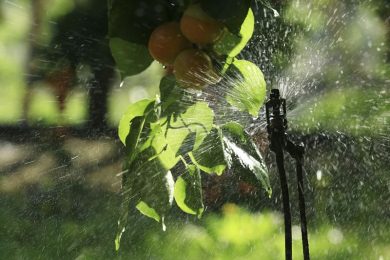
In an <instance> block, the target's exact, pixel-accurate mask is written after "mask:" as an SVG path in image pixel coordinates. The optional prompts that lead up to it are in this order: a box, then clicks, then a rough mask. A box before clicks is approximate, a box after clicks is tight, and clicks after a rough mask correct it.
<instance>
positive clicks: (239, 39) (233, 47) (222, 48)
mask: <svg viewBox="0 0 390 260" xmlns="http://www.w3.org/2000/svg"><path fill="white" fill-rule="evenodd" d="M254 28H255V17H254V15H253V11H252V9H251V8H249V10H248V14H247V15H246V17H245V20H244V22H243V23H242V25H241V26H240V30H239V33H238V34H234V33H232V32H230V31H227V30H225V31H224V34H223V35H222V37H221V38H220V39H219V40H218V41H217V42H216V43H215V44H214V46H213V48H214V51H215V52H216V53H218V54H220V55H228V56H229V57H235V56H237V55H238V54H239V53H240V52H241V51H242V49H244V48H245V46H246V44H247V43H248V41H249V40H250V39H251V38H252V35H253V31H254Z"/></svg>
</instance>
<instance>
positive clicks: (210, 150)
mask: <svg viewBox="0 0 390 260" xmlns="http://www.w3.org/2000/svg"><path fill="white" fill-rule="evenodd" d="M190 157H191V160H192V161H193V162H194V164H195V165H197V166H198V167H199V169H201V170H202V171H204V172H206V173H216V174H218V175H221V174H222V173H223V171H224V170H225V168H226V166H227V163H226V161H225V157H224V147H223V142H222V133H221V131H220V130H219V129H217V128H213V129H212V130H211V132H210V133H209V134H208V135H207V136H206V138H205V139H204V140H203V142H202V144H201V145H200V146H199V147H198V149H196V150H194V151H193V152H192V153H191V154H190Z"/></svg>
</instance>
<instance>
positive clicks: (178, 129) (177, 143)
mask: <svg viewBox="0 0 390 260" xmlns="http://www.w3.org/2000/svg"><path fill="white" fill-rule="evenodd" d="M213 121H214V113H213V111H212V110H211V108H210V107H209V106H208V104H207V103H205V102H197V103H196V104H194V105H192V106H190V107H188V109H187V110H186V111H185V112H184V113H183V114H180V115H179V116H178V117H177V118H174V117H171V118H170V121H169V126H168V131H167V134H166V140H167V144H168V145H169V147H170V148H171V149H172V151H173V152H174V153H175V154H176V153H177V152H178V151H179V149H184V148H181V147H182V146H186V145H190V146H191V147H193V149H197V148H198V147H199V146H200V144H201V143H202V141H203V139H204V138H205V137H206V135H207V134H208V133H209V132H210V130H211V128H212V126H213ZM189 134H193V135H194V134H195V137H194V140H191V142H190V143H184V141H185V140H186V138H187V136H188V135H189ZM187 140H188V139H187ZM187 150H188V149H187Z"/></svg>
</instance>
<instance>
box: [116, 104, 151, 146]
mask: <svg viewBox="0 0 390 260" xmlns="http://www.w3.org/2000/svg"><path fill="white" fill-rule="evenodd" d="M154 103H155V100H152V99H143V100H140V101H138V102H136V103H134V104H131V105H130V106H129V107H128V108H127V111H126V112H125V113H124V115H123V116H122V118H121V120H120V122H119V127H118V135H119V139H120V140H121V141H122V143H123V144H124V145H126V138H127V136H128V134H129V132H130V128H131V121H132V120H133V119H134V118H136V117H142V116H144V114H145V113H146V112H147V111H150V110H151V109H152V108H153V106H154Z"/></svg>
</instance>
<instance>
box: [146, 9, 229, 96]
mask: <svg viewBox="0 0 390 260" xmlns="http://www.w3.org/2000/svg"><path fill="white" fill-rule="evenodd" d="M224 30H225V29H224V25H223V24H222V23H221V22H219V21H217V20H215V19H213V18H212V17H210V16H209V15H208V14H206V13H205V12H204V11H203V10H202V8H201V6H200V4H193V5H190V6H189V7H188V8H187V9H186V10H185V11H184V13H183V15H182V17H181V19H180V22H176V21H171V22H166V23H164V24H162V25H160V26H158V27H157V28H156V29H154V31H153V32H152V34H151V36H150V39H149V43H148V49H149V52H150V54H151V56H152V57H153V58H154V59H155V60H157V61H158V62H160V63H161V64H163V65H164V66H165V67H166V68H167V69H168V70H170V71H172V72H173V74H174V75H175V77H176V81H177V82H178V83H179V85H180V86H181V87H182V88H194V89H203V88H205V87H206V86H208V85H211V84H215V83H217V82H218V81H219V80H220V76H219V75H218V72H217V71H216V69H215V68H214V65H213V62H212V59H211V58H210V55H209V54H210V52H209V51H208V50H210V46H212V45H213V44H214V43H215V42H216V41H217V40H218V39H219V38H220V37H221V36H222V34H223V32H224Z"/></svg>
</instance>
